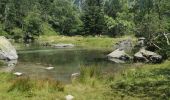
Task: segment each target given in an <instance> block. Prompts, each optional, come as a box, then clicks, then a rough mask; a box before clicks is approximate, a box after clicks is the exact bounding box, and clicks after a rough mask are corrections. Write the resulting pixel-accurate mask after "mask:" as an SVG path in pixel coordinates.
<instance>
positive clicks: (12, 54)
mask: <svg viewBox="0 0 170 100" xmlns="http://www.w3.org/2000/svg"><path fill="white" fill-rule="evenodd" d="M0 59H1V60H16V59H18V55H17V52H16V50H15V48H14V47H13V46H12V44H11V43H10V42H9V41H8V39H6V38H5V37H4V36H0Z"/></svg>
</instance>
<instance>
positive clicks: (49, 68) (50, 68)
mask: <svg viewBox="0 0 170 100" xmlns="http://www.w3.org/2000/svg"><path fill="white" fill-rule="evenodd" d="M45 69H46V70H52V69H54V67H47V68H45Z"/></svg>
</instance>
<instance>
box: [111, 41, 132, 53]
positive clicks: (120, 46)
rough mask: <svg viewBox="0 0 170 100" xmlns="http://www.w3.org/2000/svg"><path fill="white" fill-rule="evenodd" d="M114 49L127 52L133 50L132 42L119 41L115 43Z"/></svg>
mask: <svg viewBox="0 0 170 100" xmlns="http://www.w3.org/2000/svg"><path fill="white" fill-rule="evenodd" d="M114 48H115V49H123V50H125V51H128V52H129V51H131V50H132V49H133V45H132V40H130V39H128V40H123V41H120V42H119V43H116V45H115V46H114Z"/></svg>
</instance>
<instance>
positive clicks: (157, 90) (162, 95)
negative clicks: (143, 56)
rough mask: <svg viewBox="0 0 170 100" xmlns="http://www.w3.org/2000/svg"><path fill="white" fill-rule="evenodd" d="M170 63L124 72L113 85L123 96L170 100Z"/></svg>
mask: <svg viewBox="0 0 170 100" xmlns="http://www.w3.org/2000/svg"><path fill="white" fill-rule="evenodd" d="M169 66H170V62H169V61H166V62H165V63H163V64H158V65H145V66H143V67H139V68H131V69H129V70H126V71H124V72H123V73H121V75H119V76H118V77H117V78H116V79H114V81H113V82H112V83H111V85H110V86H111V88H112V89H113V91H117V92H118V93H120V94H121V95H124V96H131V97H138V98H145V99H146V98H149V99H160V100H161V99H162V100H167V99H168V98H170V77H169V76H170V67H169Z"/></svg>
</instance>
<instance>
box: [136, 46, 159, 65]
mask: <svg viewBox="0 0 170 100" xmlns="http://www.w3.org/2000/svg"><path fill="white" fill-rule="evenodd" d="M134 61H135V62H151V63H160V62H162V56H161V55H159V54H157V53H155V52H151V51H148V50H146V49H144V48H142V49H141V50H140V51H139V52H137V53H136V54H135V55H134Z"/></svg>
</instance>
